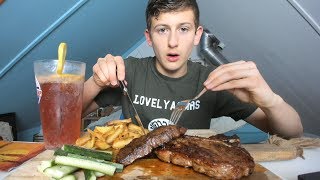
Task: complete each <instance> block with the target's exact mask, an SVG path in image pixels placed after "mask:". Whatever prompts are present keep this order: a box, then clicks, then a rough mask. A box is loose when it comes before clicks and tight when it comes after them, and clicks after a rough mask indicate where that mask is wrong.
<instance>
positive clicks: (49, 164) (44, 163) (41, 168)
mask: <svg viewBox="0 0 320 180" xmlns="http://www.w3.org/2000/svg"><path fill="white" fill-rule="evenodd" d="M54 165H55V163H54V160H48V161H41V163H40V165H39V166H38V167H37V168H38V171H39V172H42V173H43V172H44V170H45V169H47V168H49V167H52V166H54Z"/></svg>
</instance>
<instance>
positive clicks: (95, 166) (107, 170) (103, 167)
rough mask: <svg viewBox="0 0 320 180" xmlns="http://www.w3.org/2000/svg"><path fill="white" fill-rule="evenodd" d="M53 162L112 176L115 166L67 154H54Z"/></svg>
mask: <svg viewBox="0 0 320 180" xmlns="http://www.w3.org/2000/svg"><path fill="white" fill-rule="evenodd" d="M55 163H57V164H63V165H67V166H75V167H78V168H82V169H89V170H93V171H98V172H102V173H104V174H106V175H109V176H112V175H113V174H114V172H115V170H116V167H114V166H112V165H110V164H106V163H102V162H96V161H92V160H89V159H80V158H75V157H68V156H56V158H55Z"/></svg>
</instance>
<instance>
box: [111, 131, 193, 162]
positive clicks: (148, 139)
mask: <svg viewBox="0 0 320 180" xmlns="http://www.w3.org/2000/svg"><path fill="white" fill-rule="evenodd" d="M186 131H187V129H186V128H183V127H180V126H175V125H170V126H161V127H159V128H157V129H155V130H153V131H151V132H150V133H148V134H147V135H143V136H141V137H140V138H136V139H133V140H132V141H131V142H130V143H129V144H128V145H126V146H125V147H123V148H122V149H120V150H119V152H118V154H117V156H116V162H118V163H121V164H123V165H125V166H127V165H129V164H131V163H132V162H134V161H135V160H136V159H139V158H142V157H144V156H146V155H148V154H149V153H151V152H152V150H153V149H155V148H157V147H159V146H161V145H163V144H164V143H167V142H169V141H171V140H172V139H174V138H177V137H180V136H182V135H184V133H185V132H186Z"/></svg>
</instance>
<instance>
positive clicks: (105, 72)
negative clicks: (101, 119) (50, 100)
mask: <svg viewBox="0 0 320 180" xmlns="http://www.w3.org/2000/svg"><path fill="white" fill-rule="evenodd" d="M92 70H93V75H92V76H91V77H90V78H89V79H88V80H87V81H86V82H85V83H84V89H83V102H82V117H84V116H86V115H87V114H89V113H91V112H92V111H94V110H96V109H97V108H98V107H99V106H98V104H97V103H96V102H94V98H95V97H96V96H97V95H98V94H99V92H100V91H101V90H102V89H104V88H108V87H117V86H118V81H123V80H124V77H125V67H124V61H123V59H122V57H120V56H112V55H111V54H108V55H106V56H105V57H104V58H99V59H98V61H97V63H96V64H95V65H94V66H93V68H92Z"/></svg>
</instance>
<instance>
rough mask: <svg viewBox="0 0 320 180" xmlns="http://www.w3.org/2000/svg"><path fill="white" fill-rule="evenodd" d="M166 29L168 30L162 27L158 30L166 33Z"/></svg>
mask: <svg viewBox="0 0 320 180" xmlns="http://www.w3.org/2000/svg"><path fill="white" fill-rule="evenodd" d="M166 31H167V30H166V29H165V28H160V29H158V32H159V33H160V34H164V33H165V32H166Z"/></svg>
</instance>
